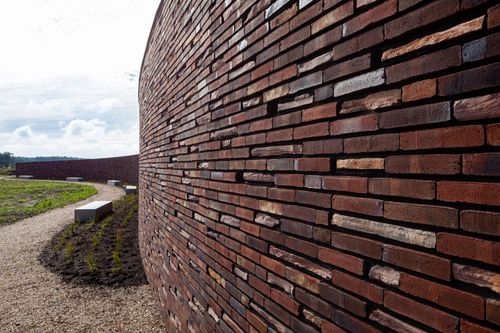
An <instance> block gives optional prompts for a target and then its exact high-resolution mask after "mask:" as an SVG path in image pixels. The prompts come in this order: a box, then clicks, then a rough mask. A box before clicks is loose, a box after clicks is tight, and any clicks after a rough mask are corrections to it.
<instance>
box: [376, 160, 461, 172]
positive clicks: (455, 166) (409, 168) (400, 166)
mask: <svg viewBox="0 0 500 333" xmlns="http://www.w3.org/2000/svg"><path fill="white" fill-rule="evenodd" d="M385 172H387V173H395V174H431V175H432V174H434V175H456V174H459V173H460V155H401V156H388V157H386V158H385Z"/></svg>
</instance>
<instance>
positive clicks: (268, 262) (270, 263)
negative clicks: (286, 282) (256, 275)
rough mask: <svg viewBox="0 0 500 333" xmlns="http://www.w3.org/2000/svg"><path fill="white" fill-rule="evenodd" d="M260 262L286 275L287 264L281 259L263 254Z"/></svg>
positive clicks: (272, 270)
mask: <svg viewBox="0 0 500 333" xmlns="http://www.w3.org/2000/svg"><path fill="white" fill-rule="evenodd" d="M260 264H261V265H262V266H264V267H265V268H267V269H268V270H270V271H271V272H273V273H275V274H278V275H279V276H285V270H286V266H285V265H283V264H282V263H280V262H279V261H276V260H274V259H271V258H269V257H266V256H264V255H262V256H260Z"/></svg>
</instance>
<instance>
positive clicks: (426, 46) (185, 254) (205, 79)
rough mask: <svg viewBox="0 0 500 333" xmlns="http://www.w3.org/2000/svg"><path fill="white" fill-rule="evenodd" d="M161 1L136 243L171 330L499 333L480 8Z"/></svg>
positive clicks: (491, 71) (497, 172)
mask: <svg viewBox="0 0 500 333" xmlns="http://www.w3.org/2000/svg"><path fill="white" fill-rule="evenodd" d="M495 5H496V2H495V1H485V0H461V1H459V0H438V1H421V0H386V1H381V0H378V1H377V0H351V1H346V0H278V1H270V0H232V1H231V0H229V1H222V0H217V1H208V0H207V1H194V0H186V1H163V2H162V4H161V6H160V8H159V11H158V13H157V16H156V19H155V22H154V24H153V28H152V31H151V35H150V39H149V42H148V48H147V50H146V54H145V57H144V62H143V67H142V72H141V79H140V90H139V98H140V109H141V115H140V119H141V149H140V185H141V192H140V243H141V253H142V256H143V261H144V264H145V268H146V271H147V275H148V277H149V281H150V283H151V286H152V287H153V289H154V291H155V293H156V295H157V297H158V298H159V299H160V301H161V307H162V313H163V315H164V317H165V320H166V323H167V325H168V327H169V329H170V331H172V332H233V331H234V332H261V333H262V332H280V333H284V332H300V333H305V332H307V333H310V332H324V333H327V332H328V333H331V332H356V333H358V332H370V333H371V332H438V331H439V332H464V333H465V332H467V333H472V332H474V333H493V332H498V331H499V330H500V326H499V325H500V295H499V290H500V282H499V281H500V275H499V272H500V243H499V242H498V240H499V238H498V236H500V213H499V211H500V183H499V180H500V153H499V151H500V123H499V121H500V100H499V97H500V75H499V74H500V71H499V69H500V64H499V62H498V60H499V53H500V7H499V6H498V5H497V6H496V7H495Z"/></svg>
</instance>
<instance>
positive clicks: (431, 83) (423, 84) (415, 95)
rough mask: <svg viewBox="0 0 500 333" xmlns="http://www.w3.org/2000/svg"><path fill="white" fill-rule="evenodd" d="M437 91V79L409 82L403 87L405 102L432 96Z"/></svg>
mask: <svg viewBox="0 0 500 333" xmlns="http://www.w3.org/2000/svg"><path fill="white" fill-rule="evenodd" d="M436 93H437V80H436V79H428V80H422V81H418V82H414V83H411V84H408V85H406V86H404V87H403V102H411V101H417V100H420V99H424V98H430V97H433V96H435V95H436Z"/></svg>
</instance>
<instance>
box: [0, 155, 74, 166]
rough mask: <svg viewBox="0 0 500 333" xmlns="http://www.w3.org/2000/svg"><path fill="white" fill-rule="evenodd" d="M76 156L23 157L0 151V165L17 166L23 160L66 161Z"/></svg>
mask: <svg viewBox="0 0 500 333" xmlns="http://www.w3.org/2000/svg"><path fill="white" fill-rule="evenodd" d="M77 159H78V158H75V157H68V156H37V157H23V156H14V154H12V153H10V152H4V153H0V166H15V165H16V164H17V163H22V162H45V161H64V160H77Z"/></svg>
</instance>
